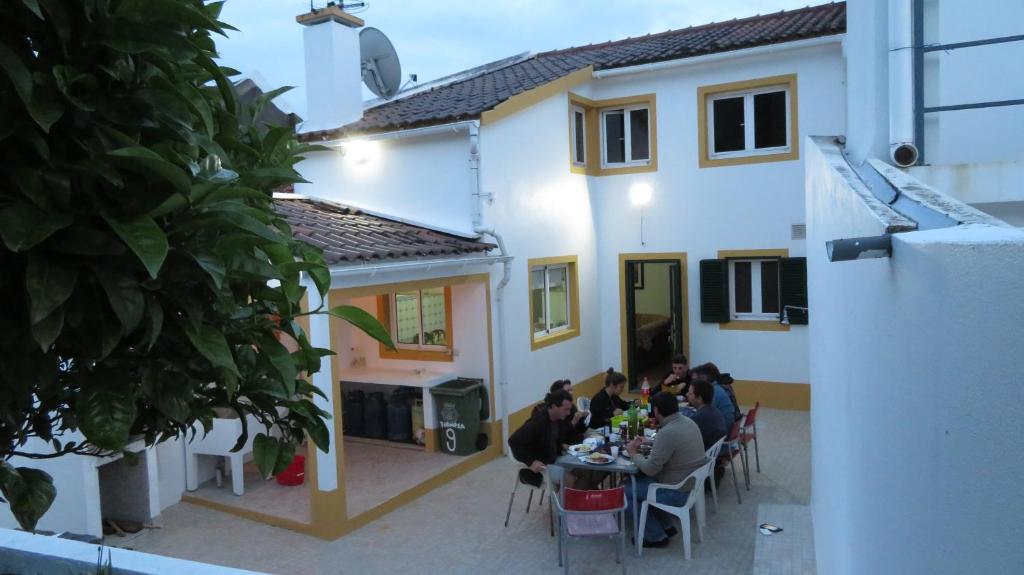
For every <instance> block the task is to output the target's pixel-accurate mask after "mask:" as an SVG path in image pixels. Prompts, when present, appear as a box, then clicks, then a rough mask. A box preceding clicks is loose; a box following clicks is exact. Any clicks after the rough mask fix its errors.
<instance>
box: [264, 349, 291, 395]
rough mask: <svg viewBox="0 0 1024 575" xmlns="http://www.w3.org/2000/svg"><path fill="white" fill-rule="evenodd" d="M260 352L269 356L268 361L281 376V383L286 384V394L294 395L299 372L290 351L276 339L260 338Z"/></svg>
mask: <svg viewBox="0 0 1024 575" xmlns="http://www.w3.org/2000/svg"><path fill="white" fill-rule="evenodd" d="M260 352H262V353H263V355H265V356H267V359H268V360H270V363H271V364H272V365H273V366H274V369H275V370H277V373H278V374H279V375H280V376H281V383H282V384H284V389H285V393H286V394H288V395H289V396H291V395H294V394H295V376H296V375H297V371H296V369H295V360H294V359H292V354H291V353H290V352H289V351H288V348H286V347H285V346H283V345H281V342H279V341H277V339H275V338H274V337H272V336H264V337H261V338H260Z"/></svg>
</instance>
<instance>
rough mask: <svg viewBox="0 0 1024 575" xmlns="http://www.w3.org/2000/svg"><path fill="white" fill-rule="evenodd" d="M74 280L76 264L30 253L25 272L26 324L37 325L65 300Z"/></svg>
mask: <svg viewBox="0 0 1024 575" xmlns="http://www.w3.org/2000/svg"><path fill="white" fill-rule="evenodd" d="M77 278H78V266H77V265H73V264H70V263H69V262H68V261H66V260H62V259H60V258H56V257H53V256H50V255H48V254H46V253H32V254H31V255H30V256H29V259H28V266H27V267H26V269H25V289H26V290H27V291H28V297H29V301H30V302H31V307H30V309H31V313H30V315H29V317H30V321H31V322H32V323H33V324H36V323H39V322H40V321H42V320H43V319H45V318H46V316H48V315H50V313H51V312H53V310H55V309H57V308H58V307H60V306H61V304H63V303H64V302H65V301H67V299H68V297H70V296H71V292H72V291H74V289H75V281H76V280H77Z"/></svg>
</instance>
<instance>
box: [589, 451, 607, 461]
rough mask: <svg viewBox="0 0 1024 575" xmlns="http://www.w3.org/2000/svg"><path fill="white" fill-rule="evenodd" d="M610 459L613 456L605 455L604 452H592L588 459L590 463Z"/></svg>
mask: <svg viewBox="0 0 1024 575" xmlns="http://www.w3.org/2000/svg"><path fill="white" fill-rule="evenodd" d="M610 459H611V456H610V455H605V454H604V453H591V454H590V456H588V457H587V461H589V462H590V463H607V462H608V461H609V460H610Z"/></svg>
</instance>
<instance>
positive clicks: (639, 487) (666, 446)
mask: <svg viewBox="0 0 1024 575" xmlns="http://www.w3.org/2000/svg"><path fill="white" fill-rule="evenodd" d="M651 406H652V410H653V414H654V418H655V419H656V420H657V421H658V434H657V436H656V437H655V439H654V446H653V447H652V449H651V453H650V455H648V456H647V457H643V456H641V455H640V443H641V439H639V438H637V439H634V440H633V441H631V442H630V443H629V444H628V445H626V452H627V453H629V456H630V457H631V458H632V460H633V462H634V463H636V465H637V467H638V468H639V469H640V471H641V475H640V477H638V478H637V480H636V500H637V505H640V504H642V503H643V501H644V500H645V499H646V498H647V487H648V486H649V485H650V484H652V483H665V484H670V485H674V484H676V483H679V482H680V481H682V480H684V479H686V477H687V476H688V475H689V474H691V473H693V472H694V471H695V470H696V469H697V468H699V467H700V466H701V465H704V462H705V457H704V441H703V439H701V435H700V429H699V428H698V427H697V424H696V423H694V422H693V421H692V420H690V418H688V417H683V416H681V415H680V414H679V404H678V403H676V398H675V396H673V395H670V394H668V393H664V392H662V393H659V394H657V395H655V396H654V397H652V398H651ZM691 488H692V486H688V485H684V486H683V488H682V489H659V490H658V491H657V501H658V503H666V504H668V505H673V506H681V505H683V504H685V503H686V498H687V495H688V494H689V492H690V489H691ZM631 489H632V483H630V484H629V485H627V486H626V502H627V505H629V506H630V507H632V501H633V497H632V493H631ZM696 496H697V497H703V493H700V494H697V495H696ZM630 513H637V510H635V509H630ZM633 521H634V523H633V524H634V525H635V524H636V519H635V518H634V520H633ZM675 533H676V529H675V527H674V526H673V525H672V523H671V516H669V515H667V514H666V513H664V512H662V511H660V510H657V509H653V508H652V509H650V510H649V511H648V513H647V524H646V525H644V547H664V546H666V545H668V538H669V537H670V536H672V535H674V534H675Z"/></svg>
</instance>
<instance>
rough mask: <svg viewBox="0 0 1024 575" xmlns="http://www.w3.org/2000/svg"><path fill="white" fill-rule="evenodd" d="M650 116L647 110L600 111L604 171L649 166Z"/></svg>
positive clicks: (626, 108) (616, 109) (647, 108)
mask: <svg viewBox="0 0 1024 575" xmlns="http://www.w3.org/2000/svg"><path fill="white" fill-rule="evenodd" d="M650 116H651V112H650V108H649V107H647V106H627V107H623V108H608V109H605V110H601V164H602V166H603V167H621V166H630V165H647V164H650V162H651V126H650Z"/></svg>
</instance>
